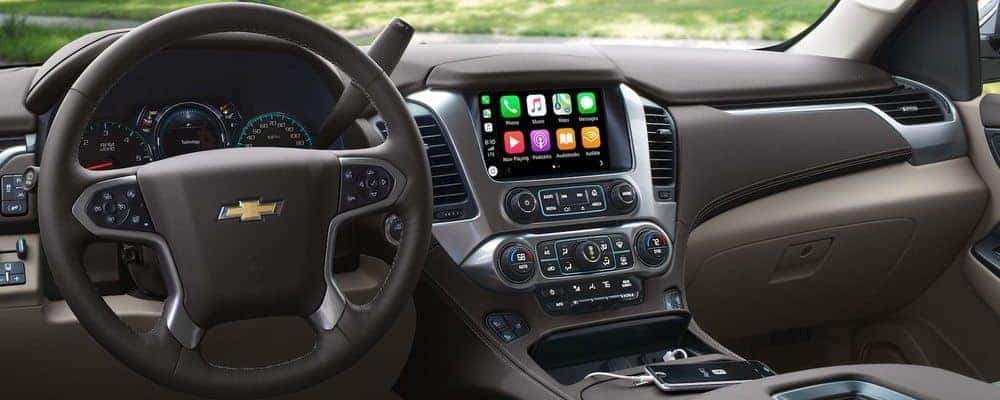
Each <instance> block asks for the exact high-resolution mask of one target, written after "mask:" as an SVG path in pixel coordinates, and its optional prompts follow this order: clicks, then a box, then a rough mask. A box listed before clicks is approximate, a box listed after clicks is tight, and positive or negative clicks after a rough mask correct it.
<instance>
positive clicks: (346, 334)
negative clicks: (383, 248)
mask: <svg viewBox="0 0 1000 400" xmlns="http://www.w3.org/2000/svg"><path fill="white" fill-rule="evenodd" d="M220 32H251V33H258V34H264V35H269V36H273V37H276V38H280V39H283V40H286V41H289V42H292V43H294V44H297V45H299V46H302V47H303V48H306V49H308V50H309V51H311V52H313V53H315V54H317V55H319V56H320V57H323V58H325V59H326V60H327V61H329V62H331V63H333V64H334V65H336V66H338V67H339V68H340V69H341V70H342V71H343V72H344V73H345V74H347V75H348V76H350V77H351V79H352V83H351V84H352V85H354V86H355V87H357V88H358V89H360V90H361V91H362V92H364V93H365V94H367V95H368V97H369V98H370V100H371V101H372V103H373V104H374V105H375V107H376V108H377V109H378V110H379V111H380V113H381V115H382V117H383V118H384V120H385V121H386V124H387V126H388V127H389V129H390V131H391V134H390V135H389V137H388V138H387V140H386V141H385V142H384V143H382V144H381V145H378V146H376V147H372V148H369V149H362V150H347V151H333V150H304V149H287V148H253V149H250V148H233V149H222V150H213V151H205V152H199V153H191V154H187V155H181V156H177V157H173V158H169V159H165V160H160V161H156V162H153V163H149V164H146V165H143V166H139V167H133V168H126V169H119V170H112V171H89V170H86V169H84V168H83V167H81V166H80V163H79V161H78V154H77V152H78V145H79V141H80V137H81V132H83V131H84V128H85V126H86V124H87V123H88V121H89V120H90V118H91V116H92V115H93V114H94V110H95V109H96V107H97V105H98V104H99V103H100V102H101V99H102V98H103V97H104V96H105V95H106V94H107V93H108V91H109V90H110V89H111V88H112V87H113V86H114V84H115V83H116V82H117V81H118V80H119V79H121V77H122V76H123V75H125V74H126V73H127V72H128V71H129V70H131V69H132V68H133V67H135V65H136V64H138V63H139V62H140V61H141V60H142V59H144V58H145V57H147V56H149V55H151V54H153V53H155V52H157V51H159V50H161V49H163V48H165V47H167V46H168V45H170V44H172V43H174V42H177V41H179V40H182V39H187V38H192V37H196V36H201V35H206V34H211V33H220ZM38 190H39V194H38V197H39V200H38V208H39V210H38V212H39V223H40V228H41V234H42V243H43V246H44V249H45V252H46V256H47V258H48V264H49V267H50V268H51V270H52V275H53V277H54V279H55V282H56V284H57V285H58V287H59V289H60V291H61V293H62V295H63V297H64V298H65V299H66V302H67V303H68V304H69V306H70V308H71V309H72V310H73V313H74V314H76V317H77V318H78V319H79V321H80V323H81V324H82V325H83V327H84V328H86V330H87V331H88V332H89V333H90V334H91V335H92V336H93V337H94V339H96V340H97V342H98V343H100V344H101V345H102V346H103V347H104V348H106V349H107V350H108V351H109V352H110V353H111V354H113V355H114V356H115V357H117V358H118V359H119V360H121V362H123V363H124V364H126V365H127V366H129V367H130V368H132V369H133V370H135V371H137V372H139V373H140V374H142V375H144V376H146V377H148V378H149V379H151V380H153V381H155V382H157V383H159V384H161V385H164V386H167V387H170V388H173V389H175V390H180V391H184V392H189V393H192V394H196V395H203V396H210V397H231V398H247V397H261V396H270V395H277V394H283V393H288V392H292V391H296V390H299V389H302V388H305V387H307V386H310V385H313V384H316V383H319V382H320V381H323V380H325V379H327V378H329V377H331V376H334V375H336V374H338V373H339V372H341V371H343V370H345V369H346V368H348V367H350V366H351V365H353V364H354V363H355V362H356V361H357V360H358V359H359V358H360V357H361V356H362V355H363V354H365V352H366V351H367V350H369V349H370V348H371V347H372V346H373V345H374V344H375V343H376V341H377V340H378V339H379V338H381V336H382V335H383V334H384V333H385V332H386V330H387V329H388V328H389V327H390V326H391V323H392V322H393V321H394V319H395V318H396V317H397V316H398V314H399V313H400V311H401V309H402V307H403V306H404V305H405V304H406V303H407V301H408V299H409V298H410V296H411V295H412V292H413V290H414V288H415V287H416V282H417V280H418V278H419V276H420V272H421V269H422V268H423V259H424V257H425V256H426V252H427V249H428V246H429V242H430V227H431V178H430V171H429V168H428V163H427V156H426V154H425V153H424V147H423V142H422V141H421V138H420V134H419V131H418V130H417V126H416V124H415V123H414V121H413V117H412V116H411V115H410V113H409V111H408V110H407V108H406V106H405V103H404V101H403V98H402V96H401V95H400V94H399V92H398V91H397V90H396V87H395V86H394V85H393V83H392V82H391V81H390V80H389V78H388V77H387V76H386V75H385V73H383V72H382V70H381V69H380V68H379V67H378V66H377V65H376V64H375V63H374V62H373V61H372V60H371V59H370V58H368V57H367V56H366V55H365V53H364V52H362V51H361V50H360V49H358V48H357V47H356V46H354V45H353V44H351V43H350V42H349V41H347V40H346V39H344V38H343V37H342V36H340V35H338V34H337V33H335V32H333V31H331V30H330V29H328V28H326V27H324V26H322V25H320V24H318V23H316V22H314V21H312V20H310V19H308V18H306V17H304V16H301V15H299V14H296V13H294V12H291V11H287V10H283V9H280V8H275V7H270V6H265V5H258V4H248V3H229V4H213V5H204V6H197V7H192V8H187V9H183V10H179V11H176V12H173V13H170V14H167V15H164V16H162V17H159V18H156V19H154V20H152V21H150V22H148V23H146V24H144V25H142V26H140V27H138V28H136V29H134V30H132V31H131V32H129V33H128V34H126V35H124V36H122V37H121V38H120V39H118V41H117V42H115V43H114V44H113V45H111V46H110V47H108V48H107V49H106V50H105V51H104V52H103V53H101V54H100V55H99V56H98V57H97V58H96V59H95V60H94V61H93V62H92V63H91V64H90V65H89V66H88V67H87V68H86V70H84V71H83V73H82V74H81V75H80V76H79V78H78V79H77V80H76V82H75V83H74V84H73V86H72V87H71V89H70V90H69V92H68V93H67V95H66V97H65V99H64V100H63V101H62V104H61V106H60V108H59V110H58V113H57V114H56V116H55V118H54V121H53V123H52V126H51V129H50V131H49V134H48V139H47V141H46V144H45V151H44V154H43V155H42V166H41V172H40V177H39V189H38ZM386 210H393V211H394V212H396V213H397V214H398V215H399V216H400V217H401V218H402V219H403V221H404V223H405V224H406V233H405V234H404V235H403V237H402V240H400V242H399V246H398V251H397V253H396V257H395V259H394V260H393V263H392V266H391V267H390V268H389V272H388V274H387V276H386V279H385V281H384V283H383V284H382V286H381V288H380V289H379V291H378V292H377V294H376V295H375V297H374V298H373V299H372V300H370V301H369V302H368V303H366V304H354V303H352V302H350V301H349V300H348V299H346V298H345V297H344V296H343V295H342V293H341V292H340V290H338V288H337V285H336V283H335V282H334V280H333V276H332V274H333V273H332V271H333V268H332V263H333V251H334V243H333V241H334V238H335V233H336V230H337V227H338V226H339V225H341V224H342V223H344V222H345V221H349V220H351V219H352V218H356V217H358V216H361V215H366V214H370V213H374V212H381V211H386ZM101 239H105V240H106V239H112V240H120V241H130V242H138V243H142V244H146V245H149V246H151V247H153V248H154V249H155V250H156V252H157V253H158V256H159V259H160V265H161V266H162V271H161V273H162V274H163V276H164V280H165V282H166V285H167V291H168V296H167V299H166V301H165V303H164V310H163V313H162V316H161V318H160V319H159V321H158V322H157V324H156V326H155V327H154V328H153V329H152V330H150V331H148V332H135V331H133V329H131V328H130V327H129V326H127V325H126V324H125V323H124V322H122V320H121V319H119V318H118V316H117V315H116V314H115V313H114V312H113V311H112V310H111V308H109V307H108V305H107V303H105V302H104V301H103V299H102V298H101V297H100V296H99V295H98V293H97V292H96V290H95V289H94V288H93V286H92V285H91V282H90V280H89V279H88V277H87V274H86V272H85V271H84V269H83V266H82V264H81V259H82V254H83V249H84V247H85V246H86V245H87V244H88V243H91V242H94V241H96V240H101ZM268 316H300V317H302V318H306V319H308V321H310V322H311V325H312V326H313V328H314V330H315V333H316V342H315V345H314V347H313V349H312V351H311V352H309V353H308V354H306V355H304V356H302V357H300V358H296V359H293V360H289V361H285V362H282V363H278V364H274V365H269V366H265V367H260V368H229V367H223V366H218V365H214V364H212V363H210V362H209V361H207V360H206V359H205V358H204V357H203V356H202V354H201V352H200V347H199V346H198V345H199V342H200V340H201V338H202V337H203V335H204V333H205V331H206V330H208V329H210V328H211V327H213V326H215V325H218V324H221V323H224V322H228V321H236V320H244V319H251V318H261V317H268Z"/></svg>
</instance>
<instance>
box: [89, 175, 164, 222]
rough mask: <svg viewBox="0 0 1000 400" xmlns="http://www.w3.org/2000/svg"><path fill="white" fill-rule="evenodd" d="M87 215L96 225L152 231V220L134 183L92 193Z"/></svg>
mask: <svg viewBox="0 0 1000 400" xmlns="http://www.w3.org/2000/svg"><path fill="white" fill-rule="evenodd" d="M87 215H88V216H89V217H90V219H91V220H92V221H94V223H95V224H97V226H100V227H103V228H110V229H126V230H133V231H145V232H153V231H154V229H153V222H152V221H151V220H150V218H149V212H148V211H147V210H146V203H145V202H143V201H142V194H141V193H140V192H139V186H138V185H136V184H124V185H119V186H114V187H111V188H108V189H105V190H101V191H99V192H97V193H95V194H94V197H93V198H91V199H90V202H89V206H88V207H87Z"/></svg>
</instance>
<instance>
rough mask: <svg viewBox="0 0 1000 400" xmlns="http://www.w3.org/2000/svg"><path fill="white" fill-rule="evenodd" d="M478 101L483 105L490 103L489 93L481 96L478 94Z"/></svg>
mask: <svg viewBox="0 0 1000 400" xmlns="http://www.w3.org/2000/svg"><path fill="white" fill-rule="evenodd" d="M479 103H480V104H482V105H484V106H488V105H490V95H488V94H484V95H482V96H479Z"/></svg>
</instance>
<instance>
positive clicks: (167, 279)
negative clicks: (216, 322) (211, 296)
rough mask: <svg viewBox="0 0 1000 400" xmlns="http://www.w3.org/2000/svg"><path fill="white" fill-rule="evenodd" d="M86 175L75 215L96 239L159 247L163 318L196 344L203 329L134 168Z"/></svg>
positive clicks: (183, 342)
mask: <svg viewBox="0 0 1000 400" xmlns="http://www.w3.org/2000/svg"><path fill="white" fill-rule="evenodd" d="M85 176H86V178H87V179H88V180H89V181H92V182H94V183H93V184H91V185H89V186H87V187H86V188H84V189H83V191H82V193H81V194H80V196H79V197H77V199H76V201H75V202H74V203H73V216H74V217H75V218H76V220H77V222H79V223H80V225H82V226H83V227H84V229H86V230H87V231H88V232H89V233H90V234H91V235H93V237H94V238H95V239H105V240H119V241H127V242H133V243H141V244H144V245H148V246H150V247H152V248H153V249H154V250H155V251H156V253H157V256H158V258H159V260H160V267H161V273H162V275H163V280H164V283H165V285H166V289H167V299H166V301H165V304H164V311H163V315H162V318H163V320H164V322H165V324H166V327H167V329H168V330H169V331H170V333H171V334H172V335H173V336H174V338H175V339H176V340H177V342H178V343H180V344H181V345H182V346H184V347H186V348H189V349H193V348H195V347H197V346H198V344H199V343H200V341H201V338H202V336H203V334H204V330H203V329H202V328H201V327H199V326H198V325H197V324H195V323H194V322H193V321H192V320H191V317H190V316H189V315H188V314H187V312H186V311H185V310H184V306H183V298H184V293H183V288H182V286H181V284H180V278H179V276H178V274H177V269H176V267H175V266H174V262H173V259H174V258H173V256H172V255H171V254H170V246H169V245H168V244H167V242H166V241H165V240H164V239H163V237H162V236H161V235H159V234H158V233H156V229H155V226H154V225H153V223H152V220H151V218H150V214H149V210H148V209H147V206H146V202H145V200H144V198H143V196H142V191H141V190H140V189H139V182H138V179H137V177H136V175H135V170H134V169H124V170H117V171H102V172H100V173H95V172H90V171H88V172H87V174H86V175H85Z"/></svg>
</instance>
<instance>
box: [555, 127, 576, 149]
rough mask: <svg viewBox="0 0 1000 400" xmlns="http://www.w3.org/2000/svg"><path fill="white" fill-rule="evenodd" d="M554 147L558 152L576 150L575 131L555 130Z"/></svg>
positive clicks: (569, 129) (566, 129)
mask: <svg viewBox="0 0 1000 400" xmlns="http://www.w3.org/2000/svg"><path fill="white" fill-rule="evenodd" d="M556 147H558V148H559V150H576V131H574V130H573V128H559V129H556Z"/></svg>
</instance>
